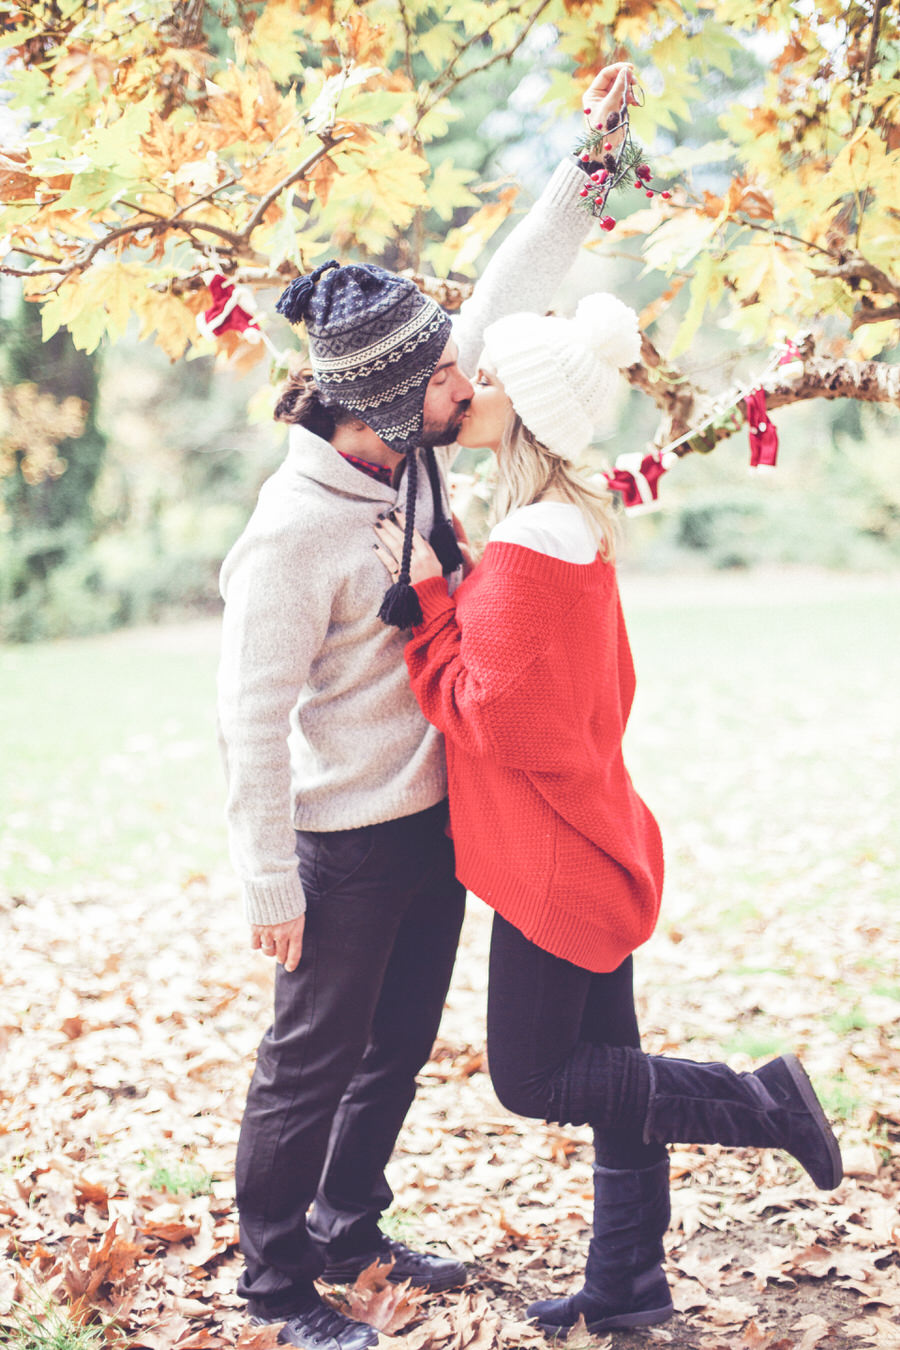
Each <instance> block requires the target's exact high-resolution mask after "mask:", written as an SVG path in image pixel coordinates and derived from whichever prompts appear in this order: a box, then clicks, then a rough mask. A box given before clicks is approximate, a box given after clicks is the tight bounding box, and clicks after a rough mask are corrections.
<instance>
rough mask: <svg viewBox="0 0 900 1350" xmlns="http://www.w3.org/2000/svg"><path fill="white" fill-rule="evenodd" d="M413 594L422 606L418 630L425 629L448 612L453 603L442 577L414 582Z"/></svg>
mask: <svg viewBox="0 0 900 1350" xmlns="http://www.w3.org/2000/svg"><path fill="white" fill-rule="evenodd" d="M415 592H416V595H417V596H418V597H419V604H420V605H421V606H422V622H421V624H419V625H417V627H418V628H419V629H422V628H424V627H426V625H427V624H429V623H431V621H432V619H439V618H441V617H442V616H443V615H444V614H446V613H447V611H448V610H452V609H453V601H452V600H451V598H450V594H449V592H448V590H447V582H446V581H445V579H444V578H443V577H429V578H428V579H427V581H418V582H416V585H415Z"/></svg>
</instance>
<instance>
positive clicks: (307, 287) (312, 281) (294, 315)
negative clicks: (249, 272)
mask: <svg viewBox="0 0 900 1350" xmlns="http://www.w3.org/2000/svg"><path fill="white" fill-rule="evenodd" d="M331 267H340V263H339V262H337V261H336V260H335V259H334V258H332V259H330V260H329V261H328V262H324V263H322V264H321V266H320V267H316V268H314V269H313V270H312V272H309V273H307V275H306V276H302V277H294V280H293V281H292V282H291V284H290V285H289V286H288V287H287V288H286V289H285V290H284V291H282V293H281V295H280V296H279V298H278V303H277V304H276V306H275V308H276V309H277V311H278V313H279V314H283V315H284V317H285V318H286V319H287V321H288V323H299V322H300V320H301V319H303V318H305V317H306V307H307V305H308V304H309V301H310V297H311V296H312V293H313V291H314V290H315V287H316V282H317V281H318V280H319V277H320V276H321V275H322V273H323V272H327V271H328V269H329V268H331Z"/></svg>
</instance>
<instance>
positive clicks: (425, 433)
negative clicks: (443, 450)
mask: <svg viewBox="0 0 900 1350" xmlns="http://www.w3.org/2000/svg"><path fill="white" fill-rule="evenodd" d="M468 411H469V400H468V399H467V400H466V402H465V403H461V404H460V405H459V412H458V413H457V414H456V416H455V417H454V418H453V419H452V421H450V422H443V423H437V422H425V423H424V424H423V426H422V444H423V445H428V446H431V445H452V444H453V442H454V441H455V440H456V438H457V436H458V435H459V429H460V427H461V426H462V420H463V418H464V417H465V415H466V413H467V412H468Z"/></svg>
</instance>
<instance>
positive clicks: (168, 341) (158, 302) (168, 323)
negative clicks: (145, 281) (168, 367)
mask: <svg viewBox="0 0 900 1350" xmlns="http://www.w3.org/2000/svg"><path fill="white" fill-rule="evenodd" d="M135 310H136V313H137V315H138V317H139V319H140V321H141V332H140V336H141V337H142V338H148V337H151V336H152V335H154V334H155V336H156V341H157V343H158V344H159V345H160V347H162V349H163V351H164V352H165V353H166V355H167V356H168V357H169V359H170V360H172V361H177V360H178V358H179V357H180V356H183V355H184V353H185V350H186V349H187V348H188V347H189V346H191V345H192V344H193V342H194V341H195V340H196V338H197V321H196V318H195V317H194V315H193V313H192V312H191V310H190V309H189V308H188V306H187V305H186V304H185V302H184V301H183V300H181V299H179V297H178V296H177V295H173V294H172V293H171V292H170V291H151V290H148V289H145V291H144V293H143V295H142V296H141V297H140V299H139V300H138V301H137V302H136V305H135Z"/></svg>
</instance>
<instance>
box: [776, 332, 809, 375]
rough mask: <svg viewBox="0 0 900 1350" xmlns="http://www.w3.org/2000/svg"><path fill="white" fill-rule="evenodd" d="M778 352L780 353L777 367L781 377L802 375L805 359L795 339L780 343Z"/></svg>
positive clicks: (786, 339) (787, 339)
mask: <svg viewBox="0 0 900 1350" xmlns="http://www.w3.org/2000/svg"><path fill="white" fill-rule="evenodd" d="M776 350H777V351H778V352H780V355H779V357H778V365H777V367H776V370H777V372H778V374H779V375H802V373H803V357H802V356H801V354H800V348H799V347H798V346H797V344H796V342H794V340H793V338H785V340H784V342H779V344H778V346H777V348H776Z"/></svg>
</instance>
